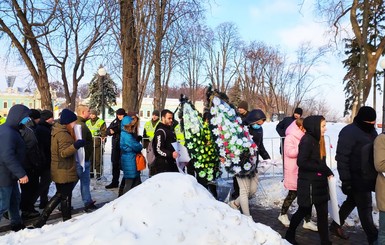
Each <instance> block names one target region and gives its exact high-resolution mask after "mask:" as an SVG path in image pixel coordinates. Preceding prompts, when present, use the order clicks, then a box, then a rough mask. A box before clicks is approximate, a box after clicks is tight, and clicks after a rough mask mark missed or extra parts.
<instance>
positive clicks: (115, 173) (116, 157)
mask: <svg viewBox="0 0 385 245" xmlns="http://www.w3.org/2000/svg"><path fill="white" fill-rule="evenodd" d="M111 163H112V181H111V182H112V183H113V184H116V185H119V177H120V149H119V148H112V151H111Z"/></svg>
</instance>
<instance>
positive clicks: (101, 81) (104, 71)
mask: <svg viewBox="0 0 385 245" xmlns="http://www.w3.org/2000/svg"><path fill="white" fill-rule="evenodd" d="M98 74H99V77H100V78H99V79H100V80H99V82H100V90H101V92H102V119H103V120H104V119H105V115H106V114H105V112H106V109H105V107H104V106H105V101H104V86H103V82H104V76H105V75H106V74H107V71H106V69H105V68H104V67H103V66H102V65H100V67H99V69H98Z"/></svg>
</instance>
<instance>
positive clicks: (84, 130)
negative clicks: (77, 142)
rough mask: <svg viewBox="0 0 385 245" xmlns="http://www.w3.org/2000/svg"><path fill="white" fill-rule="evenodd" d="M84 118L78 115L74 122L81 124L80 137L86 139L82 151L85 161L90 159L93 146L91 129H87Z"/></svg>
mask: <svg viewBox="0 0 385 245" xmlns="http://www.w3.org/2000/svg"><path fill="white" fill-rule="evenodd" d="M86 121H87V120H86V119H84V118H82V117H79V116H78V119H77V120H76V124H79V125H81V126H82V139H83V140H85V141H86V145H85V146H84V152H85V154H84V155H85V157H84V159H85V161H90V159H91V157H92V154H93V152H94V146H93V139H92V134H91V131H90V130H89V129H88V127H87V125H86Z"/></svg>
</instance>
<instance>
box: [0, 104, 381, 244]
mask: <svg viewBox="0 0 385 245" xmlns="http://www.w3.org/2000/svg"><path fill="white" fill-rule="evenodd" d="M224 104H225V102H223V101H220V102H218V101H216V100H215V99H213V101H212V105H211V106H212V107H211V114H212V115H209V114H210V113H209V111H206V112H205V114H206V116H205V117H203V116H201V115H199V117H202V118H200V119H199V121H197V122H200V123H201V124H202V125H204V123H205V122H206V123H208V124H210V125H211V122H214V121H215V122H216V124H215V123H213V125H212V127H211V128H210V130H211V133H210V135H211V134H213V135H211V136H213V137H214V139H211V138H210V137H208V138H207V139H208V140H209V141H207V142H204V141H205V140H204V137H203V138H200V140H201V139H202V144H204V145H205V146H207V147H206V148H209V147H214V148H215V149H214V150H215V152H218V157H219V158H215V159H217V160H219V162H220V163H221V164H223V165H224V166H225V168H226V170H229V173H231V174H233V176H234V179H233V190H234V192H233V193H232V195H231V200H230V201H229V205H230V206H231V207H232V208H234V209H237V210H240V212H242V213H243V214H244V215H246V216H249V217H251V216H250V211H249V199H250V198H251V197H252V196H253V195H254V194H255V193H256V191H257V185H258V170H257V166H258V156H260V157H261V158H263V159H265V160H266V159H270V156H269V153H268V152H267V151H266V149H265V147H264V145H263V129H262V125H263V123H264V122H265V121H266V116H265V113H264V112H263V111H262V110H260V109H253V110H251V111H249V108H248V103H247V102H246V101H241V102H240V103H238V105H237V107H236V112H234V113H235V114H236V117H232V116H231V115H232V113H233V112H232V111H231V110H232V109H233V108H232V107H233V106H232V105H229V107H228V109H227V111H226V113H224V112H223V111H221V110H222V109H217V108H215V106H216V105H220V106H218V108H224V107H223V105H224ZM221 106H222V107H221ZM226 106H228V105H227V104H226ZM234 109H235V108H234ZM208 110H210V108H208ZM215 113H217V115H215ZM174 114H175V113H173V112H172V111H170V110H167V109H164V110H162V111H161V112H159V111H157V110H155V111H154V112H153V114H152V118H151V120H150V121H148V122H146V124H145V126H144V131H143V133H142V136H143V137H142V136H141V135H140V132H139V117H138V115H136V113H130V112H129V113H127V112H126V111H125V110H124V109H122V108H120V109H118V110H117V111H116V118H115V119H114V120H113V121H112V122H111V123H110V125H109V126H108V127H107V126H106V123H105V122H104V120H102V119H100V118H98V116H97V115H98V112H97V111H96V110H93V109H92V110H90V108H89V107H88V106H87V105H82V104H80V105H78V106H77V108H76V114H75V113H74V112H72V111H71V110H69V109H63V110H62V112H61V114H60V117H59V119H58V120H56V121H55V120H54V117H53V113H52V112H51V111H48V110H42V111H38V110H35V109H29V108H27V107H26V106H24V105H14V106H13V107H12V108H11V109H10V110H9V113H8V117H7V118H6V120H5V121H4V122H2V125H0V137H1V138H2V140H3V143H4V144H3V145H4V147H1V148H0V219H1V218H2V217H3V215H4V216H7V217H8V218H9V219H10V221H11V228H12V230H14V231H18V230H20V229H23V228H25V227H24V225H23V220H25V219H32V218H36V221H35V222H34V223H33V225H32V226H31V227H30V228H38V227H42V226H43V225H45V223H46V221H47V220H48V218H49V216H50V214H51V213H52V211H53V210H54V209H55V208H56V207H57V206H58V205H59V204H60V210H61V213H62V218H63V221H66V220H68V219H71V199H72V190H73V188H74V186H75V185H76V184H77V182H78V181H80V190H81V196H82V200H83V203H84V209H85V211H86V212H91V211H93V210H95V209H97V207H96V206H95V201H93V199H92V196H91V192H90V179H91V178H93V177H96V178H100V177H101V175H102V173H103V171H102V168H103V163H102V155H103V145H104V143H105V142H106V137H107V136H112V137H111V138H112V139H111V145H112V150H111V164H112V180H111V183H110V184H108V185H106V186H105V188H106V189H112V188H119V196H120V195H123V194H124V193H126V192H128V191H129V190H131V189H132V188H134V187H135V186H137V185H139V184H141V178H140V171H139V170H137V167H136V154H138V153H140V152H141V151H142V149H147V150H149V148H152V149H153V154H154V157H155V160H154V161H153V162H151V163H150V165H149V166H148V167H149V173H150V177H151V176H154V175H156V174H160V173H163V172H181V171H182V172H186V173H189V174H192V175H194V176H196V177H197V179H198V182H199V183H201V184H202V185H204V186H205V187H206V188H208V189H209V190H210V192H211V193H212V194H213V195H214V197H215V198H217V194H216V191H215V185H212V184H213V183H214V181H215V177H214V179H213V181H208V179H207V178H206V177H207V173H206V172H204V171H201V172H199V173H198V174H197V169H199V163H197V162H196V161H198V160H197V158H193V159H192V160H191V161H190V162H188V163H186V164H185V165H182V166H181V165H178V164H177V159H178V157H179V154H178V152H177V151H176V150H175V148H174V146H173V143H174V142H177V141H179V142H180V143H181V144H182V145H185V144H187V143H189V144H191V142H192V140H191V139H193V138H194V137H196V136H194V135H191V134H190V133H188V135H187V133H186V132H184V130H185V129H187V127H186V125H187V123H188V122H187V121H188V120H190V116H187V117H183V116H182V117H181V118H180V120H179V122H178V121H177V120H175V115H174ZM302 114H303V111H302V109H301V108H295V109H294V113H293V115H292V116H291V117H287V118H285V119H284V120H282V121H281V122H280V123H279V124H278V125H277V132H278V133H279V134H280V136H282V139H284V140H282V145H281V153H282V158H283V162H284V186H285V188H286V189H287V190H288V194H287V196H286V198H285V200H284V201H283V205H282V208H281V212H280V214H279V216H278V220H279V221H280V222H281V223H282V224H283V225H284V226H286V227H288V229H287V232H286V236H285V238H286V239H287V240H288V241H289V242H291V243H292V244H298V243H297V241H296V236H295V234H296V229H297V227H298V225H299V224H300V223H301V222H302V220H304V223H303V227H304V228H305V229H309V230H312V231H316V232H318V233H319V236H320V241H321V244H331V242H330V238H329V232H331V233H332V234H333V235H336V236H338V237H340V238H341V239H349V238H348V237H347V236H346V235H345V233H344V231H343V224H344V221H345V219H346V218H347V216H348V215H349V214H350V213H351V212H352V210H353V209H354V208H355V207H357V210H358V214H359V218H360V220H361V224H362V227H363V230H364V231H365V233H366V235H367V240H368V243H369V244H385V241H384V239H385V234H384V233H385V231H384V230H385V204H384V203H385V201H384V195H385V193H384V192H385V174H384V172H385V167H384V166H385V157H383V156H384V155H385V154H383V151H384V150H385V136H384V134H381V135H380V136H377V132H376V130H375V127H374V124H375V121H376V112H375V111H374V110H373V108H371V107H367V106H364V107H361V108H360V110H359V111H358V113H357V115H356V117H355V118H354V120H353V122H352V123H351V124H349V125H347V126H346V127H344V128H343V129H342V130H341V132H340V134H339V138H338V144H337V152H336V161H337V165H338V172H339V176H340V180H341V183H342V191H343V193H344V194H345V195H346V200H345V201H344V202H343V204H342V206H341V208H340V210H339V218H340V223H339V224H338V223H337V222H335V221H333V222H332V223H331V224H330V226H329V225H328V200H329V198H330V197H329V187H328V180H330V179H331V178H334V174H333V172H332V170H331V169H330V168H329V167H328V166H327V164H326V161H325V159H326V148H325V140H324V134H325V132H326V120H325V118H324V117H323V116H318V115H311V116H307V117H305V118H302ZM194 115H195V114H194ZM197 115H198V114H197ZM226 115H227V116H228V115H230V116H229V117H228V118H227V119H226V120H228V119H229V118H230V120H233V121H234V125H235V126H237V127H238V128H239V129H238V128H237V130H238V131H239V132H240V131H242V135H243V136H242V137H245V138H244V139H243V138H241V142H242V143H241V146H246V148H247V149H246V150H245V148H239V147H238V148H237V147H234V148H231V149H229V148H226V146H227V145H228V143H227V142H225V141H224V140H225V138H226V137H228V136H223V135H220V133H218V132H219V131H221V130H223V127H222V125H220V124H221V119H220V117H222V116H226ZM234 118H235V119H234ZM210 119H211V121H210ZM226 124H228V122H226ZM227 126H229V124H228V125H227ZM229 127H230V126H229ZM237 130H234V131H237ZM238 131H237V133H239V132H238ZM200 132H206V131H200ZM184 137H186V139H185V138H184ZM228 138H231V137H228ZM212 141H215V142H216V144H217V145H216V146H214V145H213V142H212ZM233 141H234V142H238V141H236V140H233ZM142 142H143V144H142ZM185 142H186V143H185ZM234 142H233V143H234ZM150 145H151V147H149V146H150ZM253 147H254V148H255V149H257V150H256V151H255V152H254V150H250V149H252V148H253ZM187 148H189V153H190V152H192V150H194V149H191V148H192V147H187ZM254 148H253V149H254ZM232 151H234V152H232ZM237 151H238V152H237ZM191 154H193V153H191ZM370 155H372V156H373V157H372V159H371V158H370V157H369V156H370ZM238 156H239V157H238ZM370 161H372V162H373V165H374V166H375V168H376V169H377V171H378V172H379V174H378V176H377V184H373V183H371V182H368V181H367V180H366V179H364V178H363V177H362V174H361V173H362V166H363V164H370ZM181 168H182V169H181ZM121 170H122V172H123V177H122V179H121V181H120V171H121ZM211 172H212V171H211ZM210 176H218V175H216V174H214V175H210ZM211 178H212V177H210V178H209V180H210V179H211ZM51 181H53V182H54V184H55V186H56V193H55V195H54V196H53V197H51V198H50V199H49V197H48V189H49V186H50V184H51ZM19 185H20V190H21V193H20V191H19ZM213 186H214V188H213ZM374 188H375V189H374ZM374 190H375V191H376V199H377V204H378V208H379V210H380V222H379V223H380V228H379V230H378V229H377V228H376V226H375V225H374V222H373V216H372V209H373V207H372V196H371V192H372V191H374ZM296 198H297V203H298V209H297V211H296V212H295V213H294V214H293V215H292V217H291V219H290V220H289V216H288V210H289V207H290V206H291V205H292V203H293V201H294V200H295V199H296ZM38 200H39V208H41V209H43V211H42V212H41V213H40V212H39V211H37V210H36V209H35V203H36V202H37V201H38ZM313 206H314V207H315V210H316V217H317V223H315V222H313V221H312V216H311V214H312V207H313ZM20 213H21V215H20Z"/></svg>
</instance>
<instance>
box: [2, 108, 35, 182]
mask: <svg viewBox="0 0 385 245" xmlns="http://www.w3.org/2000/svg"><path fill="white" fill-rule="evenodd" d="M29 114H30V110H29V109H28V108H27V107H26V106H24V105H14V106H12V107H11V109H10V110H9V113H8V116H7V121H6V122H5V123H4V124H2V125H0V138H1V142H2V144H1V147H0V187H7V186H12V185H13V184H15V183H16V181H17V180H18V179H20V178H22V177H24V176H25V175H26V172H25V170H24V169H23V167H22V162H23V160H24V157H25V143H24V141H23V139H22V138H21V136H20V133H19V131H18V129H19V123H20V121H21V120H22V119H23V118H25V117H27V116H29Z"/></svg>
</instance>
